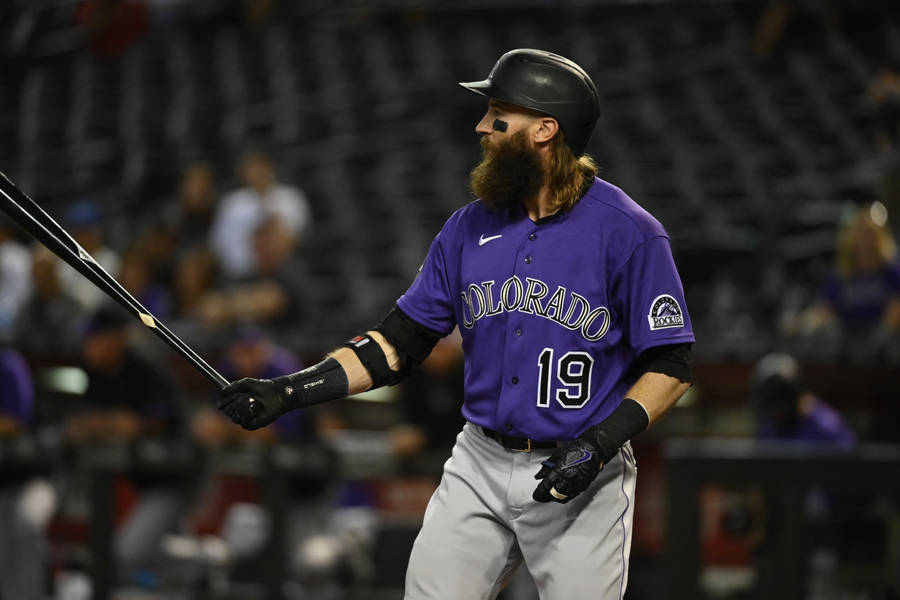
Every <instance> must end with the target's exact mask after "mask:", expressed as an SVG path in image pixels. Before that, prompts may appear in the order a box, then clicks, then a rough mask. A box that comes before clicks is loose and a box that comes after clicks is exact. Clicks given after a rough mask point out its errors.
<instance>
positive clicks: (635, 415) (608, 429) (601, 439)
mask: <svg viewBox="0 0 900 600" xmlns="http://www.w3.org/2000/svg"><path fill="white" fill-rule="evenodd" d="M648 425H650V417H649V415H647V411H646V410H645V409H644V407H643V406H641V404H640V403H639V402H638V401H637V400H632V399H631V398H625V399H624V400H622V403H621V404H620V405H619V406H618V407H616V410H614V411H612V414H610V415H609V416H608V417H606V419H604V420H603V421H602V422H601V423H599V424H597V425H594V426H593V427H589V428H588V430H587V431H585V432H584V433H583V434H581V439H583V440H587V441H589V442H591V443H592V444H594V446H596V447H597V450H598V451H599V453H600V458H601V460H602V461H603V462H604V463H607V462H609V461H610V460H612V458H613V457H614V456H615V455H616V453H617V452H618V451H619V448H621V447H622V446H624V445H625V443H626V442H628V441H629V440H631V439H632V438H633V437H634V436H636V435H637V434H639V433H640V432H642V431H643V430H645V429H647V426H648Z"/></svg>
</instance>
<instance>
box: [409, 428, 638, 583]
mask: <svg viewBox="0 0 900 600" xmlns="http://www.w3.org/2000/svg"><path fill="white" fill-rule="evenodd" d="M551 453H552V450H535V451H532V452H529V453H526V452H517V451H513V450H507V449H505V448H503V447H502V446H501V445H500V444H498V443H497V442H496V441H494V440H492V439H490V438H488V437H487V436H485V435H484V433H483V432H482V431H481V428H479V427H478V426H476V425H473V424H472V423H466V425H465V427H463V430H462V432H461V433H460V434H459V436H458V437H457V438H456V445H455V446H454V448H453V455H452V456H451V457H450V459H449V460H448V461H447V463H446V464H445V465H444V475H443V477H442V478H441V483H440V485H439V486H438V489H437V490H436V491H435V493H434V495H433V496H432V497H431V500H430V501H429V503H428V508H427V509H426V511H425V518H424V522H423V524H422V529H421V531H420V532H419V535H418V537H417V538H416V541H415V544H414V546H413V550H412V554H411V556H410V559H409V567H408V568H407V573H406V593H405V600H426V599H427V600H476V599H491V600H492V599H494V598H496V597H497V595H498V594H499V593H500V591H501V590H502V589H503V587H504V586H505V585H506V584H507V583H508V582H509V579H510V578H511V577H512V575H513V573H515V570H516V569H517V568H518V567H519V566H520V565H521V564H522V563H524V564H525V566H526V567H527V568H528V570H529V572H530V573H531V575H532V577H533V578H534V581H535V584H536V585H537V588H538V591H539V592H540V597H541V600H567V599H574V598H578V599H581V598H592V599H597V600H614V599H615V600H621V598H622V596H623V594H624V593H625V586H626V584H627V582H628V557H629V553H630V549H631V527H632V518H633V516H634V487H635V479H636V475H637V467H636V465H635V461H634V454H633V453H632V451H631V446H630V445H629V444H626V445H625V446H624V447H623V448H621V449H620V450H619V453H618V455H617V456H616V458H614V459H613V460H611V461H610V462H609V463H608V464H607V465H606V466H605V467H604V468H603V470H602V471H600V474H599V475H598V476H597V479H596V480H594V482H593V483H592V484H591V486H590V487H589V488H588V489H587V490H586V491H585V492H583V493H582V494H581V495H580V496H578V497H576V498H575V499H574V500H571V501H570V502H568V503H566V504H559V503H557V502H550V503H546V504H543V503H539V502H535V501H534V500H532V498H531V494H532V492H533V491H534V488H535V486H536V485H537V483H538V482H537V480H536V479H534V475H535V473H537V472H538V470H539V469H540V466H541V461H543V460H545V459H546V458H547V457H549V456H550V454H551Z"/></svg>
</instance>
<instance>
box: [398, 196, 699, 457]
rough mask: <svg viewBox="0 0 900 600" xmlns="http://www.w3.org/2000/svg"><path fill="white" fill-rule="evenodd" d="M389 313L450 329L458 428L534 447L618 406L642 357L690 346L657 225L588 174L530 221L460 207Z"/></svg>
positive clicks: (677, 283)
mask: <svg viewBox="0 0 900 600" xmlns="http://www.w3.org/2000/svg"><path fill="white" fill-rule="evenodd" d="M397 304H398V306H399V307H400V309H401V310H403V312H405V313H406V314H407V315H409V316H410V317H411V318H413V319H414V320H415V321H417V322H418V323H420V324H422V325H424V326H426V327H428V328H430V329H433V330H435V331H438V332H442V333H449V332H450V331H451V330H452V329H453V327H454V325H459V329H460V332H461V333H462V338H463V349H464V351H465V402H464V405H463V416H464V417H465V418H466V419H467V420H469V421H471V422H473V423H475V424H477V425H481V426H483V427H487V428H489V429H493V430H495V431H499V432H502V433H505V434H507V435H516V436H521V437H528V438H532V439H535V440H568V439H573V438H575V437H577V436H578V435H579V434H581V433H582V432H583V431H584V430H585V429H587V428H588V427H589V426H591V425H594V424H596V423H599V422H600V421H602V420H603V419H605V418H606V417H607V416H608V415H609V414H610V413H611V412H612V411H613V410H614V409H615V408H616V407H617V406H618V405H619V404H620V403H621V402H622V399H623V398H624V394H625V393H626V391H627V390H628V389H629V388H630V387H631V386H632V385H633V384H634V382H635V380H636V375H635V374H634V373H632V372H630V367H631V366H632V364H633V362H634V361H635V358H636V357H637V356H638V355H639V354H640V353H641V352H643V351H644V350H646V349H648V348H651V347H653V346H659V345H663V344H679V343H686V342H693V341H694V335H693V332H692V330H691V322H690V318H689V317H688V313H687V307H686V306H685V302H684V292H683V289H682V285H681V280H680V278H679V276H678V271H677V270H676V268H675V263H674V260H673V259H672V252H671V248H670V244H669V238H668V236H667V234H666V232H665V230H664V229H663V227H662V225H660V223H659V222H658V221H657V220H656V219H654V218H653V217H652V216H651V215H650V214H649V213H648V212H647V211H645V210H644V209H643V208H641V207H640V206H638V204H637V203H635V202H634V201H633V200H632V199H631V198H629V197H628V196H627V195H626V194H625V193H624V192H623V191H622V190H620V189H619V188H617V187H615V186H614V185H612V184H610V183H607V182H605V181H603V180H601V179H595V181H594V184H593V185H592V186H591V188H590V189H589V191H588V192H587V194H585V196H584V197H583V198H582V199H581V200H580V201H579V202H578V203H577V204H576V205H575V206H574V207H573V208H572V209H571V210H569V211H567V212H564V213H561V214H559V213H558V214H556V215H553V216H550V217H547V218H544V219H541V220H539V221H538V222H533V221H531V220H530V219H529V218H528V215H527V213H526V212H525V209H524V208H520V209H517V210H513V211H506V212H497V211H491V210H489V209H487V207H485V206H484V205H483V204H482V203H481V202H480V201H475V202H472V203H470V204H468V205H467V206H465V207H463V208H461V209H459V210H458V211H456V212H455V213H454V214H453V215H452V216H451V217H450V219H448V221H447V222H446V223H445V225H444V227H443V229H442V230H441V231H440V233H438V235H437V237H436V238H435V240H434V242H433V243H432V245H431V248H430V249H429V251H428V256H427V257H426V259H425V263H424V264H423V265H422V269H421V271H420V272H419V275H418V277H417V278H416V280H415V281H414V282H413V284H412V285H411V286H410V288H409V289H408V290H407V291H406V293H405V294H404V295H403V296H401V297H400V299H399V300H398V302H397Z"/></svg>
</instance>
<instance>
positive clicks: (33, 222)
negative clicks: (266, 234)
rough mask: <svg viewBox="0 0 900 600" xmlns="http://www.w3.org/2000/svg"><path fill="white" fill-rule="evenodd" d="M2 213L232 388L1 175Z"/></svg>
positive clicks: (213, 378)
mask: <svg viewBox="0 0 900 600" xmlns="http://www.w3.org/2000/svg"><path fill="white" fill-rule="evenodd" d="M0 210H2V211H3V212H4V213H6V214H7V215H8V216H9V218H10V219H12V220H13V221H14V222H15V223H16V224H17V225H18V226H19V227H21V228H22V229H24V230H25V231H26V232H28V233H29V234H30V235H31V236H32V237H34V238H35V239H37V240H38V241H39V242H41V243H42V244H44V245H45V246H46V247H47V248H48V249H49V250H50V251H51V252H53V253H54V254H55V255H57V256H58V257H60V258H61V259H62V260H64V261H65V262H67V263H68V264H69V265H71V266H72V267H73V268H74V269H75V270H77V271H78V272H79V273H81V274H82V275H84V276H85V277H87V278H88V279H89V280H90V281H91V283H93V284H94V285H96V286H97V287H98V288H100V289H101V290H102V291H103V292H104V293H105V294H106V295H108V296H109V297H110V298H112V299H113V300H115V301H116V302H118V303H119V304H121V305H122V306H123V307H124V308H125V309H126V310H128V312H130V313H131V314H133V315H134V316H135V317H137V318H138V319H140V321H141V322H142V323H143V324H144V325H146V326H147V327H148V328H149V329H150V330H151V331H152V332H153V333H155V334H156V336H157V337H159V338H160V339H161V340H162V341H164V342H165V343H166V344H168V346H169V347H170V348H172V349H173V350H175V352H177V353H178V354H180V355H181V356H182V357H183V358H184V359H185V360H187V361H188V362H189V363H191V365H193V366H194V368H195V369H197V370H198V371H200V372H201V373H202V374H203V375H204V376H206V378H207V379H209V380H210V381H212V382H213V383H214V384H215V385H216V386H217V387H218V388H219V389H222V388H224V387H225V386H227V385H228V380H227V379H225V378H224V377H222V375H220V374H219V373H218V372H217V371H216V370H215V369H213V368H212V367H211V366H210V365H209V364H208V363H207V362H206V361H205V360H203V359H202V358H201V357H200V356H199V355H198V354H197V353H196V352H194V350H193V349H191V347H190V346H188V345H187V344H185V343H184V342H183V341H181V340H180V339H179V338H178V336H176V335H175V334H174V333H172V332H171V331H169V328H168V327H166V326H165V325H164V324H163V323H162V322H160V321H159V320H158V319H157V318H156V317H154V316H153V315H152V314H150V312H149V311H148V310H147V309H146V308H144V307H143V306H141V304H140V302H138V301H137V300H136V299H135V297H134V296H132V295H131V294H130V293H129V292H128V290H126V289H125V288H124V287H122V284H121V283H119V282H118V281H116V279H115V278H114V277H113V276H112V275H110V274H109V273H107V272H106V270H105V269H104V268H103V267H101V266H100V265H99V264H97V262H96V261H95V260H94V259H93V257H91V255H90V254H88V253H87V252H86V251H85V250H84V248H82V247H81V246H79V245H78V242H76V241H75V240H74V239H73V238H72V236H70V235H69V234H68V232H66V230H65V229H63V228H62V227H61V226H60V225H59V223H57V222H56V221H54V220H53V219H52V218H51V217H50V215H48V214H47V213H46V212H44V210H43V209H42V208H41V207H40V206H38V204H37V203H36V202H35V201H34V200H32V199H31V198H29V197H28V196H27V195H26V194H25V193H24V192H23V191H22V190H20V189H19V188H18V187H16V185H15V184H14V183H13V182H12V181H10V180H9V179H8V178H7V177H6V175H4V174H3V173H2V172H0Z"/></svg>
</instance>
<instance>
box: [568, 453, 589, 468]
mask: <svg viewBox="0 0 900 600" xmlns="http://www.w3.org/2000/svg"><path fill="white" fill-rule="evenodd" d="M582 452H584V454H582V455H581V456H579V457H578V458H577V459H575V460H573V461H572V462H570V463H568V464H566V465H565V466H566V467H574V466H575V465H580V464H581V463H583V462H586V461H589V460H591V457H592V456H593V454H591V453H590V452H589V451H587V450H582Z"/></svg>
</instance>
